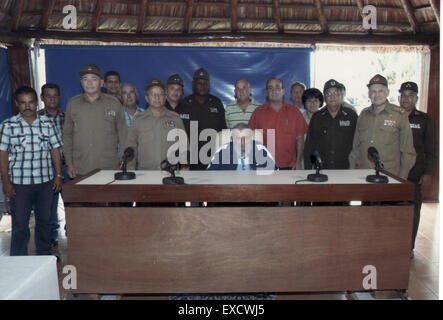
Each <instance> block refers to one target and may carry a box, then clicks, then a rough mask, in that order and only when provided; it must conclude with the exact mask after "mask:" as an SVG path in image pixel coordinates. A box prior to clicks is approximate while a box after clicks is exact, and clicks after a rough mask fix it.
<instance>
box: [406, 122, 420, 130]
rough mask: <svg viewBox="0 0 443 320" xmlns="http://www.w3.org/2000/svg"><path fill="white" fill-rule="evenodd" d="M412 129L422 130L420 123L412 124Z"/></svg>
mask: <svg viewBox="0 0 443 320" xmlns="http://www.w3.org/2000/svg"><path fill="white" fill-rule="evenodd" d="M409 125H410V126H411V129H421V127H420V123H410V124H409Z"/></svg>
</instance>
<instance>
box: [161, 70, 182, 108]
mask: <svg viewBox="0 0 443 320" xmlns="http://www.w3.org/2000/svg"><path fill="white" fill-rule="evenodd" d="M165 93H166V104H165V107H166V109H169V110H171V111H174V112H177V113H180V109H181V98H182V96H183V79H182V78H181V77H180V76H179V75H178V74H173V75H172V76H170V77H169V78H168V81H166V91H165Z"/></svg>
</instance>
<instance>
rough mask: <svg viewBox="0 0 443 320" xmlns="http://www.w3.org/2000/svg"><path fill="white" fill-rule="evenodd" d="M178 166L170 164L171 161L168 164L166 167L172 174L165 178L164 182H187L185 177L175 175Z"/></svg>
mask: <svg viewBox="0 0 443 320" xmlns="http://www.w3.org/2000/svg"><path fill="white" fill-rule="evenodd" d="M176 167H177V166H173V165H170V164H169V163H167V164H166V168H165V169H166V171H168V172H169V173H170V174H171V176H170V177H166V178H163V184H185V179H183V178H182V177H176V176H175V170H176V169H175V168H176Z"/></svg>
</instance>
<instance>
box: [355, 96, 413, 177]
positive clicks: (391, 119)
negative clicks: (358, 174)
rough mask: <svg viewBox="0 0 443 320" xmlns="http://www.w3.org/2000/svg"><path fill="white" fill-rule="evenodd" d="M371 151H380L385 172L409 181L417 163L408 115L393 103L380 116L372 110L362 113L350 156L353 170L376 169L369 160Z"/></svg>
mask: <svg viewBox="0 0 443 320" xmlns="http://www.w3.org/2000/svg"><path fill="white" fill-rule="evenodd" d="M369 147H375V148H376V149H377V150H378V152H379V154H380V159H381V161H382V163H383V165H384V169H385V170H387V171H389V172H391V173H393V174H394V175H397V176H399V177H401V178H403V179H406V178H407V177H408V174H409V171H410V170H411V168H412V167H413V166H414V163H415V150H414V144H413V139H412V131H411V128H410V126H409V120H408V115H407V113H406V112H405V111H404V110H403V109H401V108H400V107H397V106H396V105H393V104H390V103H387V105H386V107H385V109H384V110H383V111H381V112H380V113H378V114H376V113H375V112H374V111H373V107H372V106H371V107H368V108H365V109H363V111H362V112H361V114H360V116H359V117H358V120H357V127H356V130H355V135H354V141H353V146H352V151H351V153H350V154H349V164H350V168H351V169H369V168H374V163H373V162H372V161H370V160H369V158H368V148H369Z"/></svg>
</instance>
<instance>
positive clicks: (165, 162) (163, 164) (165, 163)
mask: <svg viewBox="0 0 443 320" xmlns="http://www.w3.org/2000/svg"><path fill="white" fill-rule="evenodd" d="M160 167H161V168H162V170H165V171H169V168H170V167H171V164H170V163H169V161H168V159H165V160H163V161H162V162H161V164H160Z"/></svg>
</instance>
